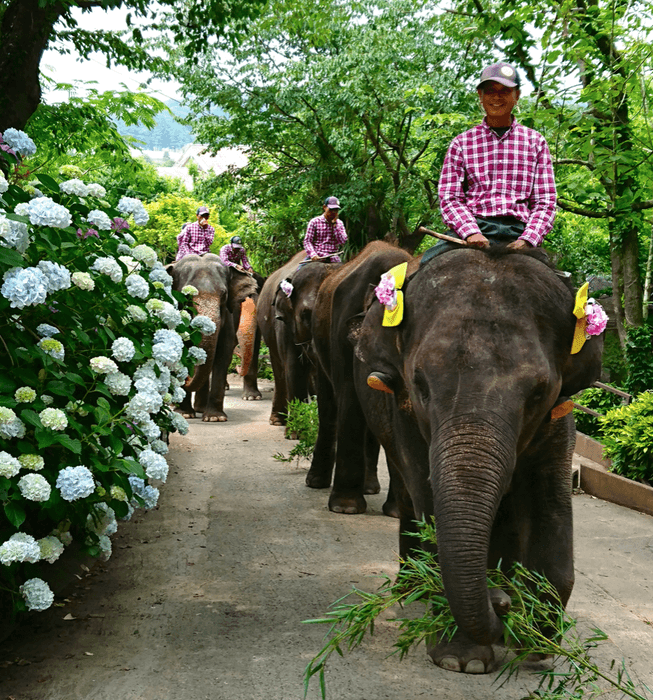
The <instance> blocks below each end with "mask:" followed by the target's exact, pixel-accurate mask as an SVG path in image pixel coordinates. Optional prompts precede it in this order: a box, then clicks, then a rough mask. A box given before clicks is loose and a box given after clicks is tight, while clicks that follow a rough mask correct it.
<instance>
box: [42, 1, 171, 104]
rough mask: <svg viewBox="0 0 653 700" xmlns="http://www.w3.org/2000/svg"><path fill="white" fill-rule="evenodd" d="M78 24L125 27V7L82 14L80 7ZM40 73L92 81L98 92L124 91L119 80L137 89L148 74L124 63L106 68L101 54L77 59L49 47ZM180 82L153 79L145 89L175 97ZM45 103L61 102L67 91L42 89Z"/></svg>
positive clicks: (63, 79) (58, 78) (166, 97)
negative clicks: (132, 69)
mask: <svg viewBox="0 0 653 700" xmlns="http://www.w3.org/2000/svg"><path fill="white" fill-rule="evenodd" d="M73 14H74V15H75V16H76V18H77V20H78V22H79V24H80V26H81V27H83V28H84V29H88V30H94V29H101V28H102V29H112V30H117V29H124V28H125V17H126V15H127V10H126V9H124V8H123V9H117V10H107V11H104V10H100V9H95V10H93V11H92V12H86V13H82V12H81V10H73ZM41 72H42V73H43V74H44V75H47V76H49V77H50V78H54V79H55V80H56V81H57V82H60V83H73V82H75V81H78V80H79V81H84V82H89V81H95V82H96V84H95V85H93V86H92V87H93V88H94V89H96V90H99V91H101V92H103V91H105V90H124V88H123V87H122V85H121V83H124V84H125V85H126V86H127V89H129V90H133V91H136V90H138V89H139V86H140V85H141V84H142V83H143V82H144V81H145V80H146V79H147V78H148V77H149V74H147V73H136V72H132V71H129V70H128V69H127V68H125V67H123V66H117V67H113V68H111V69H109V68H107V67H106V59H105V57H104V55H103V54H93V55H91V58H90V60H88V61H85V60H81V61H80V60H79V56H78V54H76V53H71V54H60V53H58V52H57V51H53V50H49V51H46V52H45V53H44V54H43V58H42V60H41ZM178 87H179V85H178V84H177V83H175V82H162V81H158V80H157V81H155V82H153V84H152V85H151V86H149V87H147V88H146V90H147V91H148V92H150V93H152V94H154V96H155V97H158V98H159V99H160V100H163V101H167V100H169V99H178V98H179V95H178V93H177V90H178ZM44 98H45V101H46V102H61V101H63V100H65V99H66V98H67V93H66V92H61V91H59V92H55V91H48V90H47V88H45V89H44Z"/></svg>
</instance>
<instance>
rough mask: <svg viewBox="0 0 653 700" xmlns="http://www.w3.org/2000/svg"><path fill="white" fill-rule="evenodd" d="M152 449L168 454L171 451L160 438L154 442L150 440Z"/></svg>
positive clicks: (161, 453) (160, 453) (158, 452)
mask: <svg viewBox="0 0 653 700" xmlns="http://www.w3.org/2000/svg"><path fill="white" fill-rule="evenodd" d="M150 449H151V450H153V451H154V452H156V453H157V454H159V455H167V454H168V452H169V448H168V446H167V445H166V444H165V442H163V440H159V439H156V440H152V442H150Z"/></svg>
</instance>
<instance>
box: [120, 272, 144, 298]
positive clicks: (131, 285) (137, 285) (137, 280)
mask: <svg viewBox="0 0 653 700" xmlns="http://www.w3.org/2000/svg"><path fill="white" fill-rule="evenodd" d="M125 286H126V287H127V292H128V293H129V294H130V295H131V296H133V297H136V298H138V299H147V298H148V297H149V296H150V285H149V284H148V283H147V280H146V279H144V278H143V277H141V276H140V275H134V274H132V275H129V277H128V278H127V279H126V280H125Z"/></svg>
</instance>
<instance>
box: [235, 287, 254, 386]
mask: <svg viewBox="0 0 653 700" xmlns="http://www.w3.org/2000/svg"><path fill="white" fill-rule="evenodd" d="M255 336H256V304H255V303H254V300H253V299H252V298H251V297H247V299H245V301H244V302H243V303H242V304H241V305H240V323H239V324H238V331H237V332H236V337H237V338H238V345H239V346H240V360H241V361H240V367H239V369H238V374H240V376H241V377H244V376H245V375H246V374H247V372H249V366H250V364H251V362H252V357H253V356H254V341H255Z"/></svg>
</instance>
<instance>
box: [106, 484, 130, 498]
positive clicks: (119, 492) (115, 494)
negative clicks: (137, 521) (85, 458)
mask: <svg viewBox="0 0 653 700" xmlns="http://www.w3.org/2000/svg"><path fill="white" fill-rule="evenodd" d="M109 496H111V498H113V499H114V500H116V501H123V502H124V501H126V500H127V493H126V491H125V489H123V487H122V486H116V485H115V484H114V485H113V486H112V487H111V488H110V489H109Z"/></svg>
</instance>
